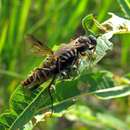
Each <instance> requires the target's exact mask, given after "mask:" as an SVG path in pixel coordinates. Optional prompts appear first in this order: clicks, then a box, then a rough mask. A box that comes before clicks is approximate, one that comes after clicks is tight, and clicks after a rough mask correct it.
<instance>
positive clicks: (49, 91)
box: [48, 76, 56, 116]
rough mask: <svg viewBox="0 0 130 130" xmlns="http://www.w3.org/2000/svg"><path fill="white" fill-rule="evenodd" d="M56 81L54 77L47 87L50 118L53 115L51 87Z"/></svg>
mask: <svg viewBox="0 0 130 130" xmlns="http://www.w3.org/2000/svg"><path fill="white" fill-rule="evenodd" d="M55 79H56V76H54V77H53V79H52V81H51V82H50V84H49V86H48V94H49V96H50V100H51V116H52V114H53V111H54V106H53V96H52V93H51V90H52V89H51V86H52V85H53V83H54V81H55Z"/></svg>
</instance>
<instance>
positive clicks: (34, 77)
mask: <svg viewBox="0 0 130 130" xmlns="http://www.w3.org/2000/svg"><path fill="white" fill-rule="evenodd" d="M55 55H56V54H55ZM77 55H78V54H77V50H76V49H72V50H70V51H67V52H65V53H63V54H62V55H60V56H59V58H58V59H57V61H53V62H51V64H50V65H49V64H48V62H45V63H44V65H43V68H37V69H36V70H34V72H33V73H32V74H31V75H30V76H29V77H28V78H27V79H26V80H24V81H23V82H22V85H23V86H27V87H33V86H37V85H40V84H42V83H44V82H45V81H47V80H48V79H49V78H50V77H52V76H53V75H57V74H59V73H61V72H62V71H64V70H66V69H67V68H68V67H70V66H71V65H72V64H74V63H75V61H76V59H77ZM50 60H52V59H50ZM48 65H49V66H48Z"/></svg>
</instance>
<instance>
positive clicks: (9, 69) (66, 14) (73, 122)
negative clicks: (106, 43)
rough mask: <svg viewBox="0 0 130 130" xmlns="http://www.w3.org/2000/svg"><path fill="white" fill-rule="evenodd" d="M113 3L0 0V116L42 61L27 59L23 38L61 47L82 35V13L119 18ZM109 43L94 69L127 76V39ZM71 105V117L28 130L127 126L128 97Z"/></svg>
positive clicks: (129, 119) (117, 6)
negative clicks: (102, 57) (112, 14)
mask: <svg viewBox="0 0 130 130" xmlns="http://www.w3.org/2000/svg"><path fill="white" fill-rule="evenodd" d="M119 1H120V0H114V1H113V0H36V1H35V0H12V1H11V0H0V112H3V111H4V110H5V109H6V108H8V104H9V97H10V95H11V94H12V92H13V91H14V90H15V88H16V86H17V84H18V83H19V82H20V81H21V80H22V79H24V77H26V76H27V74H28V73H29V72H30V71H32V70H33V68H35V67H36V66H38V65H39V64H40V63H41V62H42V59H43V58H42V57H37V56H35V55H33V54H32V53H31V52H30V50H29V48H27V47H26V44H25V40H24V37H25V36H26V35H27V34H33V35H35V36H36V37H37V38H38V39H40V40H41V41H43V42H45V43H46V44H48V46H49V47H50V48H52V47H54V45H60V43H63V42H64V43H67V42H69V41H70V39H74V38H76V37H78V36H79V35H84V34H85V32H84V30H83V29H82V26H81V20H82V18H83V17H85V16H86V15H87V14H90V13H93V14H94V15H95V16H96V18H97V19H98V20H99V21H100V22H102V21H104V20H106V19H107V18H108V17H109V16H108V14H107V13H108V12H113V13H115V14H116V15H119V16H121V17H125V14H124V13H123V12H122V10H121V7H120V4H119ZM122 1H123V0H122ZM127 2H130V1H129V0H127ZM129 4H130V3H129ZM112 41H113V43H114V49H113V51H112V52H110V53H109V54H108V55H107V56H106V57H105V58H104V59H103V60H102V61H101V62H100V63H98V65H97V66H96V67H97V68H100V69H102V70H104V69H106V70H109V71H111V72H113V73H114V74H116V75H119V76H124V75H127V77H128V78H130V67H129V65H130V53H129V52H130V44H129V41H130V36H129V35H128V34H123V35H117V36H114V37H113V39H112ZM75 107H76V108H74V109H73V111H72V112H71V113H70V114H72V115H73V116H72V117H69V116H67V115H66V116H63V117H62V118H54V119H50V120H47V121H45V122H42V123H39V124H38V125H37V126H36V128H34V129H35V130H42V129H45V130H61V129H62V130H95V129H97V130H125V125H126V126H128V125H129V126H130V110H129V108H130V97H124V98H119V99H113V100H107V101H100V100H98V99H96V98H95V97H92V96H89V97H86V98H85V97H84V98H83V99H81V100H80V101H79V102H78V103H77V106H75ZM95 116H96V117H97V118H94V117H95ZM73 118H74V119H73ZM88 119H90V120H88ZM118 125H119V127H118ZM129 128H130V127H129Z"/></svg>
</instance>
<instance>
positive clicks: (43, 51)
mask: <svg viewBox="0 0 130 130" xmlns="http://www.w3.org/2000/svg"><path fill="white" fill-rule="evenodd" d="M25 40H26V43H29V44H31V46H32V49H31V50H32V51H33V53H35V54H37V55H41V56H46V55H52V54H53V51H52V50H51V49H50V48H49V47H47V45H46V44H43V43H42V42H41V41H39V40H38V39H36V38H35V37H34V36H33V35H27V36H26V38H25Z"/></svg>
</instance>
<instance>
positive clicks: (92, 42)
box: [88, 35, 97, 45]
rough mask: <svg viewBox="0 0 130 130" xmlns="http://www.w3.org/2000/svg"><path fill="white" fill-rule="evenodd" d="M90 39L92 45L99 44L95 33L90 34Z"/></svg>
mask: <svg viewBox="0 0 130 130" xmlns="http://www.w3.org/2000/svg"><path fill="white" fill-rule="evenodd" d="M88 38H89V40H90V41H91V44H92V45H97V39H96V37H94V36H93V35H89V36H88Z"/></svg>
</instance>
